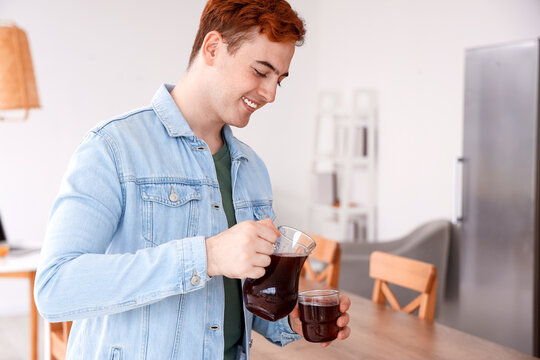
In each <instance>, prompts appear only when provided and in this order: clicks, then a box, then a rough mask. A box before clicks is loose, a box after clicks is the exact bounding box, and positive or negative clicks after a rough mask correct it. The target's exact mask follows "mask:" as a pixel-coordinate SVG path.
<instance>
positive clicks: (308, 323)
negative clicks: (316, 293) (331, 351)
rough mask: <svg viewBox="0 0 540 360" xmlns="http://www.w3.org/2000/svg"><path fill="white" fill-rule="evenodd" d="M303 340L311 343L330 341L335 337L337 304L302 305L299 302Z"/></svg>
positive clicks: (337, 314) (338, 314) (336, 330)
mask: <svg viewBox="0 0 540 360" xmlns="http://www.w3.org/2000/svg"><path fill="white" fill-rule="evenodd" d="M299 305H300V318H301V319H302V331H303V333H304V338H305V339H306V340H307V341H311V342H325V341H332V340H334V339H335V338H336V337H337V334H338V331H339V327H338V326H337V319H338V318H339V316H340V315H341V314H340V313H339V304H335V305H333V304H332V305H325V304H304V303H302V302H300V304H299Z"/></svg>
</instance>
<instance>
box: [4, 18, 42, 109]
mask: <svg viewBox="0 0 540 360" xmlns="http://www.w3.org/2000/svg"><path fill="white" fill-rule="evenodd" d="M38 107H39V98H38V93H37V87H36V79H35V77H34V69H33V67H32V58H31V56H30V47H29V46H28V39H27V38H26V34H25V32H24V31H23V30H21V29H20V28H18V27H17V26H15V25H14V24H10V25H7V26H0V110H14V109H26V110H27V112H26V115H27V114H28V110H29V109H31V108H38ZM25 118H26V117H25Z"/></svg>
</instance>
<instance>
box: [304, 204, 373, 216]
mask: <svg viewBox="0 0 540 360" xmlns="http://www.w3.org/2000/svg"><path fill="white" fill-rule="evenodd" d="M312 207H313V208H315V209H317V210H321V211H327V212H330V213H333V214H336V215H337V214H339V213H341V212H346V213H347V214H349V215H367V214H368V213H369V209H368V208H367V207H366V206H364V205H361V204H354V205H352V206H347V207H345V208H343V207H341V206H339V205H337V206H336V205H327V204H312Z"/></svg>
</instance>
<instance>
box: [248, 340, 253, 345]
mask: <svg viewBox="0 0 540 360" xmlns="http://www.w3.org/2000/svg"><path fill="white" fill-rule="evenodd" d="M251 345H253V339H249V347H251Z"/></svg>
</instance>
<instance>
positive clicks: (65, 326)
mask: <svg viewBox="0 0 540 360" xmlns="http://www.w3.org/2000/svg"><path fill="white" fill-rule="evenodd" d="M71 325H72V323H71V321H64V322H59V323H51V324H50V334H51V335H50V343H51V344H50V347H51V360H65V358H66V350H67V343H68V337H69V332H70V331H71Z"/></svg>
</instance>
